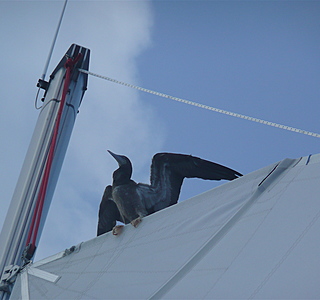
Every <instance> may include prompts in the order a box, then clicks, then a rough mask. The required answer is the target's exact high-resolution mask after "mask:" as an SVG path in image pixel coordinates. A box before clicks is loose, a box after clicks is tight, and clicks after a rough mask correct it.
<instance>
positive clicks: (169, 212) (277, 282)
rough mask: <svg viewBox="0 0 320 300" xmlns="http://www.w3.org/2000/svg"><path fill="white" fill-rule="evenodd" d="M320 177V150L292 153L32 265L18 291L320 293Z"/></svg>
mask: <svg viewBox="0 0 320 300" xmlns="http://www.w3.org/2000/svg"><path fill="white" fill-rule="evenodd" d="M319 182H320V154H317V155H313V156H309V157H303V158H300V159H285V160H283V161H281V162H280V163H277V164H274V165H271V166H268V167H265V168H263V169H261V170H258V171H255V172H253V173H250V174H248V175H245V176H243V177H241V178H239V179H236V180H234V181H231V182H228V183H226V184H224V185H222V186H219V187H217V188H215V189H213V190H210V191H208V192H206V193H204V194H201V195H199V196H196V197H194V198H191V199H189V200H186V201H184V202H181V203H178V204H177V205H174V206H171V207H169V208H167V209H164V210H162V211H159V212H157V213H155V214H153V215H150V216H148V217H146V218H144V219H143V221H142V223H141V224H140V225H139V227H138V228H133V227H132V226H131V225H127V226H125V228H124V230H123V233H122V234H121V235H120V236H119V237H115V236H113V235H112V234H111V233H106V234H104V235H102V236H99V237H97V238H93V239H92V240H89V241H87V242H83V243H82V244H80V245H77V246H76V247H73V248H71V249H69V250H66V251H63V252H61V253H58V254H57V255H55V256H53V257H49V258H47V259H45V260H42V261H39V262H36V263H35V264H30V265H29V266H27V267H26V268H25V269H24V270H23V271H22V272H21V273H20V274H19V276H18V279H17V282H16V284H15V286H14V290H13V292H12V295H11V299H22V298H23V299H66V298H67V299H148V298H150V299H158V298H165V299H262V298H263V299H266V298H268V299H280V298H281V299H290V298H301V299H302V298H303V299H306V298H309V299H310V298H318V297H319V295H320V286H319V284H318V278H319V277H320V260H319V259H318V256H319V248H320V240H319V238H318V233H319V231H320V220H319V217H320V201H319V195H320V185H319ZM79 222H81V220H79Z"/></svg>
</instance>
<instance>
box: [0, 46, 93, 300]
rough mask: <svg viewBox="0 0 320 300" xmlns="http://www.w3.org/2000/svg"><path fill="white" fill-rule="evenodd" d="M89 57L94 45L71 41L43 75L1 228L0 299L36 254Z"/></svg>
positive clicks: (80, 93)
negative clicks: (37, 105)
mask: <svg viewBox="0 0 320 300" xmlns="http://www.w3.org/2000/svg"><path fill="white" fill-rule="evenodd" d="M89 57H90V50H89V49H87V48H84V47H81V46H78V45H75V44H72V45H71V46H70V48H69V49H68V51H67V52H66V54H65V56H64V57H63V58H62V59H61V61H60V62H59V64H58V65H57V67H56V68H55V69H54V71H53V72H52V74H51V76H50V80H49V82H46V81H44V80H43V79H39V82H38V87H39V88H43V89H45V94H44V99H43V106H42V109H41V111H40V113H39V116H38V121H37V123H36V127H35V129H34V133H33V136H32V139H31V142H30V145H29V148H28V151H27V154H26V157H25V160H24V163H23V166H22V169H21V172H20V176H19V179H18V182H17V185H16V188H15V191H14V194H13V197H12V200H11V203H10V206H9V209H8V212H7V216H6V219H5V222H4V224H3V228H2V231H1V234H0V245H1V247H0V276H1V278H0V279H1V280H0V299H2V297H6V296H5V295H8V294H9V293H10V290H11V284H12V283H13V282H14V277H15V274H16V273H17V272H18V271H19V270H20V268H21V267H22V266H23V265H24V264H27V263H28V262H29V261H30V260H31V259H32V257H33V256H34V254H35V250H36V246H37V245H38V242H39V239H40V236H41V232H42V229H43V226H44V223H45V220H46V217H47V213H48V210H49V207H50V203H51V200H52V197H53V193H54V189H55V186H56V183H57V180H58V177H59V173H60V170H61V167H62V163H63V160H64V156H65V153H66V150H67V147H68V143H69V140H70V136H71V133H72V129H73V126H74V123H75V119H76V116H77V113H78V108H79V107H80V104H81V101H82V98H83V96H84V92H85V90H86V89H87V81H88V75H87V74H84V73H81V72H79V71H78V69H84V70H88V68H89ZM1 291H2V292H1ZM6 293H7V294H6Z"/></svg>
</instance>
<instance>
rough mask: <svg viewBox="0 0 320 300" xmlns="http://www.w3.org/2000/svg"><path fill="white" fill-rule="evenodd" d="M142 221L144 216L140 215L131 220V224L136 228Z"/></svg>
mask: <svg viewBox="0 0 320 300" xmlns="http://www.w3.org/2000/svg"><path fill="white" fill-rule="evenodd" d="M141 222H142V218H141V217H138V218H136V219H134V220H132V221H131V225H132V226H133V227H135V228H136V227H137V226H138V225H139V224H140V223H141Z"/></svg>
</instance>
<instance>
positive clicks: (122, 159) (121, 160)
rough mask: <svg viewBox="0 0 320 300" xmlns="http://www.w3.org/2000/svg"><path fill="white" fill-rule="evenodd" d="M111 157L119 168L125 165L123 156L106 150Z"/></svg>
mask: <svg viewBox="0 0 320 300" xmlns="http://www.w3.org/2000/svg"><path fill="white" fill-rule="evenodd" d="M107 151H108V152H109V153H110V154H111V155H112V156H113V158H114V159H115V160H116V161H117V162H118V164H119V167H120V166H122V165H125V164H126V163H127V160H126V157H125V156H123V155H119V154H115V153H113V152H111V151H110V150H107Z"/></svg>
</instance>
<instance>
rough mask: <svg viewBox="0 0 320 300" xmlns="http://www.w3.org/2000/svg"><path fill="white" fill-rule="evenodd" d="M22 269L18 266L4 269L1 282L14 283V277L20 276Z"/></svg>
mask: <svg viewBox="0 0 320 300" xmlns="http://www.w3.org/2000/svg"><path fill="white" fill-rule="evenodd" d="M20 269H21V268H20V267H19V266H18V265H9V266H6V267H4V270H3V273H2V276H1V281H6V282H13V281H14V279H15V278H14V277H15V276H16V275H17V274H18V272H19V271H20Z"/></svg>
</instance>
